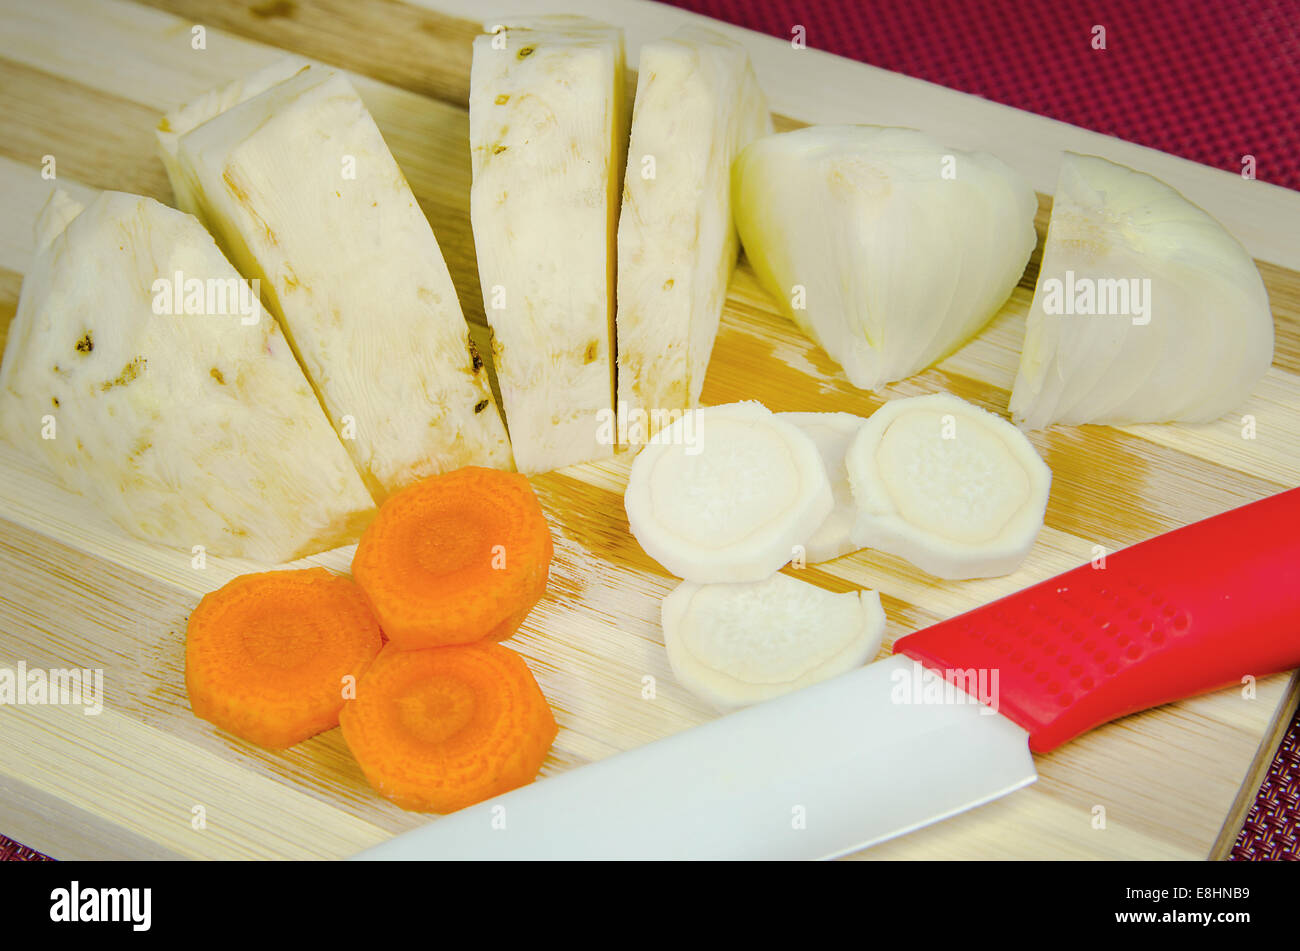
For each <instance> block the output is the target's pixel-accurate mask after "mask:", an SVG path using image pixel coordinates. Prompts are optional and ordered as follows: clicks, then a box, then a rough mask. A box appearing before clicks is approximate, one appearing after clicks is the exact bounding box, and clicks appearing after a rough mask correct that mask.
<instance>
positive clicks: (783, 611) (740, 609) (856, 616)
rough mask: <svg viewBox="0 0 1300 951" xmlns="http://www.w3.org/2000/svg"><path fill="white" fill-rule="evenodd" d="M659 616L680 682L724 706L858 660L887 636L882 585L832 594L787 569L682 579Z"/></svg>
mask: <svg viewBox="0 0 1300 951" xmlns="http://www.w3.org/2000/svg"><path fill="white" fill-rule="evenodd" d="M662 619H663V631H664V645H665V646H666V647H667V649H668V663H669V664H670V665H671V667H672V669H673V675H674V676H675V677H676V678H677V682H678V683H680V684H681V685H682V686H683V687H685V688H686V689H687V690H689V691H691V693H693V694H695V695H696V696H697V697H699V698H700V699H702V700H704V701H706V702H707V703H709V704H711V705H712V706H714V707H716V708H717V709H718V710H720V711H722V712H724V713H726V712H730V711H731V710H735V709H737V708H739V707H743V706H748V705H749V704H753V703H759V702H761V701H763V700H769V699H771V698H772V697H779V696H781V695H782V694H786V693H790V692H791V691H793V690H798V689H800V688H801V687H807V686H808V685H810V684H814V683H817V682H819V681H822V680H827V679H829V678H831V677H835V676H838V675H839V674H843V673H847V672H848V671H850V670H853V669H854V668H855V667H861V666H862V665H863V664H865V663H866V662H867V661H869V660H871V659H872V658H873V657H875V656H876V654H877V653H878V652H879V651H880V645H881V642H882V641H883V640H884V636H885V612H884V609H883V608H882V607H881V606H880V595H879V593H877V592H875V591H850V592H846V593H844V594H834V593H832V592H830V591H825V590H823V589H821V588H818V587H816V586H815V585H811V584H808V583H807V582H805V581H800V580H798V579H797V578H791V577H790V576H789V575H783V574H774V575H772V576H771V577H769V578H766V579H764V580H762V581H757V582H752V583H749V584H706V585H700V584H696V583H694V582H692V581H683V582H682V583H681V584H680V585H678V586H677V587H676V588H675V589H674V590H673V591H672V593H670V594H669V595H668V596H667V597H666V598H664V601H663V609H662Z"/></svg>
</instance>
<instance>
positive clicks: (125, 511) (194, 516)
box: [0, 192, 375, 562]
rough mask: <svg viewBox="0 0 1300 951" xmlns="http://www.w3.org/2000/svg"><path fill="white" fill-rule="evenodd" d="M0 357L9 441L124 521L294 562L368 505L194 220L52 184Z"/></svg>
mask: <svg viewBox="0 0 1300 951" xmlns="http://www.w3.org/2000/svg"><path fill="white" fill-rule="evenodd" d="M38 234H39V236H40V238H39V245H38V248H37V252H36V258H35V261H34V262H33V264H32V267H31V269H30V270H29V271H28V273H27V276H26V278H25V279H24V281H23V288H22V297H21V299H20V301H19V304H18V311H17V314H16V316H15V318H14V321H13V324H12V325H11V327H10V329H9V335H8V340H7V343H6V347H5V356H4V362H3V364H2V365H0V404H2V405H0V420H3V422H4V425H5V428H6V430H7V434H8V436H9V439H10V441H11V442H13V444H14V445H16V446H18V447H19V448H21V449H24V450H26V451H28V452H30V453H31V454H33V455H36V456H39V457H42V458H44V459H45V461H46V462H48V463H49V465H50V468H51V469H52V470H53V471H54V472H55V473H56V475H57V477H58V478H60V479H61V480H62V481H63V482H64V484H65V485H67V486H68V488H70V489H73V490H74V491H77V492H80V493H81V494H82V495H84V496H85V497H86V498H87V499H88V500H89V501H90V502H91V504H93V505H94V506H95V507H96V508H98V509H99V510H100V511H102V512H104V513H105V514H107V515H108V516H109V517H110V518H112V519H113V521H114V522H116V523H117V524H118V525H120V526H121V527H122V528H123V529H125V530H126V531H128V532H130V533H131V534H133V535H135V536H137V537H139V538H143V539H145V540H147V541H153V542H161V543H163V544H166V545H174V546H178V547H181V548H183V549H184V550H185V551H187V552H189V551H191V550H192V549H193V548H194V546H196V545H200V546H203V550H204V551H206V553H208V554H212V555H233V556H237V557H241V558H252V559H256V560H258V561H262V562H281V561H289V560H291V559H294V558H298V557H301V556H303V555H307V554H312V553H314V552H318V551H322V550H324V549H327V548H334V547H337V546H339V545H344V544H348V543H350V542H352V541H354V540H355V539H356V537H357V536H358V535H359V534H360V533H361V529H362V528H363V527H364V526H365V523H366V522H367V521H368V520H369V519H370V518H372V517H373V516H374V511H375V509H374V502H373V501H372V499H371V497H370V495H369V493H367V492H366V488H365V486H364V484H363V483H362V481H361V479H360V477H359V476H358V475H357V471H356V469H355V468H354V467H353V465H352V463H351V461H350V460H349V459H348V454H347V452H346V451H345V450H344V448H343V446H342V444H341V443H340V442H339V439H338V436H337V435H336V434H335V433H334V431H333V430H332V429H331V428H330V425H329V421H328V420H327V419H326V418H325V414H324V413H322V412H321V408H320V404H319V403H318V402H317V401H316V397H315V396H314V395H313V394H312V391H311V386H310V384H309V383H308V382H307V380H306V378H305V377H304V376H303V374H302V370H300V369H299V368H298V364H297V362H296V361H295V360H294V356H293V352H292V351H291V350H290V348H289V345H288V343H287V342H286V341H285V339H284V338H283V337H282V336H281V334H280V330H279V328H278V327H277V325H276V323H275V321H274V320H273V319H271V318H270V317H269V316H268V315H266V314H264V313H262V312H261V307H260V305H259V303H258V300H257V295H256V294H255V293H253V290H252V288H251V287H250V286H249V285H248V284H247V283H246V282H245V281H244V280H243V279H242V278H241V277H240V276H239V274H238V272H236V271H235V269H234V268H233V267H231V266H230V264H229V263H228V262H227V261H226V259H225V258H224V257H222V255H221V252H220V251H219V250H217V246H216V244H214V243H213V240H212V238H211V237H210V236H209V235H208V233H207V232H206V231H204V230H203V227H202V225H200V224H199V222H198V221H196V220H195V219H194V218H193V217H192V216H190V215H187V214H183V213H181V212H179V211H176V210H175V209H172V208H168V207H167V206H166V205H163V204H160V203H159V202H156V201H154V200H153V199H151V198H142V197H140V196H138V195H127V194H123V193H122V192H104V193H102V194H101V195H99V197H97V198H96V199H95V200H94V201H93V202H91V203H90V205H89V206H87V207H86V208H85V209H84V210H83V209H82V206H81V205H79V204H77V203H76V202H74V201H72V200H71V199H69V198H68V197H67V196H66V195H63V194H61V193H58V192H56V193H55V197H54V198H53V199H52V200H51V202H50V203H49V204H48V205H47V206H46V209H45V211H44V212H43V213H42V215H41V218H40V221H39V223H38Z"/></svg>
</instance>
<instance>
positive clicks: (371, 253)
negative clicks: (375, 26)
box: [159, 59, 513, 499]
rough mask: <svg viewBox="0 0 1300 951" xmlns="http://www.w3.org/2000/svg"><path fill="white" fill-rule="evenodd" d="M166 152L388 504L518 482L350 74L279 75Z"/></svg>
mask: <svg viewBox="0 0 1300 951" xmlns="http://www.w3.org/2000/svg"><path fill="white" fill-rule="evenodd" d="M159 142H160V146H161V148H162V151H163V153H164V157H165V161H166V165H167V167H168V170H169V172H170V174H171V176H172V188H173V191H175V192H176V195H177V200H178V201H179V202H180V203H181V204H182V205H184V206H186V207H194V208H195V209H197V210H198V212H199V217H200V218H201V219H203V220H204V221H205V223H207V224H208V226H209V227H210V228H211V230H212V232H213V234H215V235H216V236H217V239H218V241H219V242H221V244H222V246H223V248H224V249H225V250H226V253H227V254H228V255H229V256H230V258H231V260H232V261H234V262H235V264H236V265H237V266H238V267H239V268H240V269H241V270H242V271H243V272H244V274H245V275H247V276H248V277H249V278H256V279H258V280H260V281H261V287H262V291H263V293H264V294H265V296H266V299H267V301H268V305H269V307H270V309H271V310H272V311H273V312H274V313H275V315H276V317H277V318H279V320H280V321H281V323H282V324H283V326H284V330H285V333H286V335H287V336H288V337H289V339H290V341H291V342H292V344H293V346H294V349H295V351H296V353H297V354H298V357H299V358H300V359H301V361H302V364H303V368H304V369H305V371H306V373H307V376H308V377H309V378H310V379H311V381H312V383H313V384H314V385H315V388H316V391H317V393H318V395H319V397H320V401H321V404H322V405H323V406H324V408H325V411H326V413H327V414H328V415H329V418H330V421H331V422H332V423H333V424H334V427H335V429H336V430H337V431H338V432H339V434H340V436H342V438H343V442H344V445H345V446H346V447H347V449H348V451H349V452H350V453H351V454H352V458H353V461H354V462H355V463H356V466H357V468H358V469H359V470H360V472H361V474H362V477H363V478H364V479H365V480H366V484H367V485H368V486H369V488H370V490H371V492H372V493H373V494H374V495H375V497H376V498H378V499H382V498H383V497H384V496H385V495H387V494H389V493H391V492H394V491H396V490H397V489H400V488H402V487H403V486H406V485H409V484H410V483H411V482H414V481H416V480H417V479H420V478H423V477H424V476H427V475H432V474H435V473H439V472H446V471H449V470H451V469H456V468H460V467H461V466H465V465H482V466H494V467H498V468H507V469H508V468H511V467H512V466H513V462H512V457H511V454H510V444H509V440H508V439H507V437H506V430H505V426H504V425H503V423H502V421H501V417H500V414H499V413H498V412H497V411H496V408H495V405H494V401H493V398H492V390H491V387H490V385H489V382H488V374H487V370H486V368H485V367H484V365H483V361H482V360H481V359H480V358H479V357H478V354H476V353H475V352H474V350H473V348H472V346H471V343H470V337H469V326H468V325H467V324H466V323H465V318H464V315H463V314H462V313H461V308H460V302H459V300H458V299H457V297H456V289H455V287H454V286H453V285H452V281H451V275H450V274H449V273H448V271H447V265H446V263H445V262H444V261H443V256H442V251H441V250H440V248H439V246H438V241H437V239H436V238H435V237H434V234H433V231H432V229H431V228H430V227H429V222H428V220H427V219H426V218H425V216H424V212H422V211H421V210H420V206H419V205H418V204H417V202H416V200H415V196H414V195H413V194H412V193H411V189H410V186H409V185H408V184H407V182H406V179H405V177H404V176H403V175H402V171H401V169H400V168H398V165H397V162H396V161H394V159H393V156H392V154H391V153H390V152H389V150H388V146H387V145H386V144H385V142H384V139H383V136H382V135H380V132H379V128H378V127H377V126H376V125H375V121H374V119H372V118H371V116H370V113H369V111H367V109H366V107H365V105H364V104H363V103H362V101H361V99H360V97H359V96H358V95H357V94H356V92H355V90H353V88H352V85H351V84H350V83H349V82H348V80H347V78H346V77H345V76H344V75H343V74H342V73H340V72H337V71H335V70H332V69H329V68H327V67H324V66H320V65H305V64H303V63H301V62H299V61H297V60H292V59H291V60H289V61H287V62H282V63H275V64H273V65H272V66H270V67H268V68H267V69H266V70H264V71H263V72H261V73H258V74H256V75H254V76H252V77H250V78H248V79H247V80H242V81H239V82H236V83H234V84H233V85H232V86H231V87H228V88H226V89H222V90H217V91H215V92H213V93H209V94H208V95H207V96H204V97H202V98H200V99H198V100H197V101H195V102H193V103H191V104H189V105H188V106H185V107H183V108H182V109H180V110H178V111H177V112H175V113H173V114H171V115H169V116H168V117H167V119H166V120H165V121H164V123H163V131H160V132H159Z"/></svg>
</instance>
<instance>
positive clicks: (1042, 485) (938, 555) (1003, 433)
mask: <svg viewBox="0 0 1300 951" xmlns="http://www.w3.org/2000/svg"><path fill="white" fill-rule="evenodd" d="M845 465H846V468H847V470H848V476H849V485H850V486H851V487H852V490H853V499H854V503H855V504H856V506H857V509H858V518H857V521H856V522H855V524H854V527H853V541H854V542H855V543H857V544H858V545H859V546H861V547H864V548H874V549H877V550H879V551H885V552H889V553H891V554H895V555H899V556H900V557H902V558H906V559H907V560H908V561H910V562H911V563H912V564H914V565H916V566H917V567H918V568H921V569H923V570H924V571H927V572H929V573H930V574H932V575H935V576H936V577H939V578H951V579H964V578H990V577H995V576H997V575H1005V574H1010V573H1011V572H1012V571H1015V570H1016V568H1018V567H1019V566H1020V564H1021V562H1023V561H1024V560H1025V556H1026V555H1028V554H1029V550H1030V549H1031V548H1032V547H1033V545H1034V540H1035V539H1036V538H1037V537H1038V532H1039V530H1040V529H1042V527H1043V518H1044V515H1045V513H1046V511H1047V497H1048V492H1049V490H1050V488H1051V483H1052V471H1051V470H1050V469H1049V468H1048V467H1047V463H1045V462H1043V460H1042V457H1041V456H1039V455H1038V452H1037V451H1036V450H1035V449H1034V447H1033V445H1032V444H1031V443H1030V442H1029V440H1028V439H1026V438H1025V434H1024V433H1022V432H1021V431H1020V430H1019V429H1017V428H1016V427H1015V426H1013V425H1011V424H1010V423H1009V422H1007V421H1006V420H1005V419H1002V418H1001V417H999V416H995V415H994V414H992V413H989V412H987V411H985V410H982V409H980V408H979V407H978V406H972V405H971V404H970V403H967V402H966V401H965V400H962V399H958V398H957V397H955V396H951V395H949V394H947V393H934V394H931V395H929V396H916V397H912V398H910V399H898V400H891V401H890V402H888V403H886V404H885V405H884V406H882V407H881V408H880V409H878V410H876V412H875V413H873V414H872V415H871V417H870V418H869V419H868V420H867V423H866V425H865V426H863V427H862V429H861V431H860V432H859V433H858V435H857V436H856V437H855V438H854V440H853V443H852V445H850V446H849V451H848V454H847V455H846V457H845Z"/></svg>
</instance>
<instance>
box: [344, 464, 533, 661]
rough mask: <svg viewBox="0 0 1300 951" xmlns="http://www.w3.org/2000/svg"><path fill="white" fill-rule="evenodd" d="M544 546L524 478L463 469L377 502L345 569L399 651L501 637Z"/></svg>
mask: <svg viewBox="0 0 1300 951" xmlns="http://www.w3.org/2000/svg"><path fill="white" fill-rule="evenodd" d="M552 552H553V547H552V542H551V532H550V528H549V527H548V526H547V524H546V516H545V515H544V514H543V512H542V506H541V503H540V502H538V501H537V496H536V495H535V494H533V487H532V486H531V485H529V484H528V480H527V479H526V478H524V476H522V475H520V474H519V473H517V472H502V471H500V470H499V469H487V468H482V467H478V466H469V467H466V468H464V469H457V470H456V471H454V472H446V473H443V474H442V475H439V476H431V477H430V478H428V479H425V480H423V481H421V482H417V483H416V484H415V485H412V486H409V487H408V488H406V489H404V490H402V491H401V492H399V493H397V494H396V495H394V496H391V497H390V498H389V499H388V500H387V501H386V502H384V504H383V505H382V506H380V509H379V515H378V516H376V518H375V520H374V521H373V522H372V523H371V524H370V526H369V527H368V528H367V529H366V531H365V533H364V534H363V535H362V536H361V541H360V542H358V543H357V550H356V554H355V555H353V558H352V574H353V577H355V578H356V579H357V584H359V585H360V586H361V587H362V589H363V590H364V591H365V592H366V595H367V596H368V597H369V598H370V603H371V604H372V605H373V606H374V611H375V615H376V616H377V617H378V618H379V621H380V623H381V624H382V625H383V628H384V633H385V634H387V635H388V637H389V639H390V640H391V642H392V643H393V645H394V646H396V647H397V648H399V649H401V650H412V649H419V648H425V647H441V646H445V645H448V644H468V643H471V642H474V641H479V640H489V641H501V640H505V639H506V638H507V637H510V636H511V635H512V634H514V632H515V630H516V629H517V628H518V627H519V625H520V624H521V623H523V620H524V618H525V617H527V616H528V613H529V612H530V611H531V610H532V609H533V605H535V604H536V603H537V601H538V599H540V598H541V596H542V594H543V593H544V592H545V591H546V579H547V577H548V575H549V572H550V565H551V555H552Z"/></svg>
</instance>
